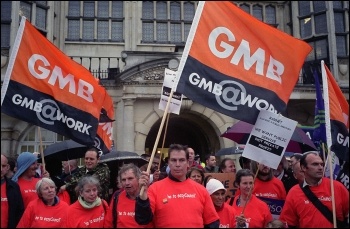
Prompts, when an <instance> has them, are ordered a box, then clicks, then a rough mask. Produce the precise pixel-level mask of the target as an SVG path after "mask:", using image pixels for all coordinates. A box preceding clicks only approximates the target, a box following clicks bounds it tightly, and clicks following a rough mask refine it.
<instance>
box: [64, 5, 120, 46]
mask: <svg viewBox="0 0 350 229" xmlns="http://www.w3.org/2000/svg"><path fill="white" fill-rule="evenodd" d="M68 4H69V7H68V16H67V19H68V35H67V38H66V41H92V42H95V41H96V42H110V41H111V42H124V27H123V23H124V3H123V1H69V3H68Z"/></svg>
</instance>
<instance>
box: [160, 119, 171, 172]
mask: <svg viewBox="0 0 350 229" xmlns="http://www.w3.org/2000/svg"><path fill="white" fill-rule="evenodd" d="M169 118H170V113H168V114H167V117H166V124H165V130H164V136H163V143H162V151H160V156H159V158H160V160H162V154H163V149H164V143H165V137H166V132H167V129H168V123H169ZM160 164H161V163H160V162H159V164H158V170H160Z"/></svg>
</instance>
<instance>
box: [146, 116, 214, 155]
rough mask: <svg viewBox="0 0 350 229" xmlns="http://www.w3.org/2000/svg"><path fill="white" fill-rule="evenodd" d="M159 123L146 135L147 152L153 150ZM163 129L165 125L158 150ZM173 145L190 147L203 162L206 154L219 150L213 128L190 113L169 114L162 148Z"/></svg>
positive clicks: (161, 142)
mask: <svg viewBox="0 0 350 229" xmlns="http://www.w3.org/2000/svg"><path fill="white" fill-rule="evenodd" d="M160 123H161V119H160V120H158V121H157V122H156V123H155V124H154V125H153V127H152V128H151V130H150V132H149V133H148V135H147V138H146V142H145V148H146V149H147V148H148V149H149V152H152V150H153V147H154V143H155V141H156V138H157V135H158V131H159V127H160ZM165 127H166V123H164V127H163V131H162V134H161V135H160V138H159V141H158V146H157V147H158V148H161V147H162V144H163V138H164V131H165ZM173 143H178V144H183V145H188V146H190V147H191V148H193V149H194V151H195V153H196V154H199V155H200V157H201V160H204V157H205V155H206V154H208V153H212V152H216V150H218V149H219V148H220V142H219V139H218V136H217V135H216V132H215V131H214V128H213V127H212V126H211V125H210V124H209V123H208V122H207V121H206V120H204V119H203V118H201V117H199V116H198V115H196V114H192V113H183V114H181V115H175V114H170V118H169V122H168V125H167V133H166V136H165V142H164V148H168V147H169V145H170V144H173Z"/></svg>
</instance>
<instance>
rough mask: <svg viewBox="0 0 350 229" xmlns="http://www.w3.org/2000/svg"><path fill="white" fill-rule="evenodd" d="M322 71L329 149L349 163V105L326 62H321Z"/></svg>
mask: <svg viewBox="0 0 350 229" xmlns="http://www.w3.org/2000/svg"><path fill="white" fill-rule="evenodd" d="M321 69H322V81H323V93H324V94H323V99H324V103H325V120H326V136H327V147H328V148H330V149H331V151H333V152H334V153H335V155H336V156H337V157H338V158H339V159H341V160H343V161H349V103H348V102H347V101H346V98H345V96H344V94H343V93H342V91H341V90H340V88H339V86H338V84H337V82H336V81H335V79H334V77H333V75H332V73H331V71H330V70H329V69H328V67H327V66H326V65H325V63H324V61H321Z"/></svg>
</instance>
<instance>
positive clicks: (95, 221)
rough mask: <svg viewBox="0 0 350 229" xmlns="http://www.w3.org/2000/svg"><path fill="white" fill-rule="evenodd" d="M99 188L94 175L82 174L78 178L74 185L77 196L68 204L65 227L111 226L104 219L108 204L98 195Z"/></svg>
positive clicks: (108, 221) (109, 222) (110, 223)
mask: <svg viewBox="0 0 350 229" xmlns="http://www.w3.org/2000/svg"><path fill="white" fill-rule="evenodd" d="M100 190H101V186H100V182H99V180H98V179H97V178H96V177H94V176H91V175H88V176H84V177H82V178H81V179H80V180H79V182H78V184H77V187H76V191H77V195H78V196H79V197H78V200H77V201H75V202H74V203H73V204H72V205H70V206H69V209H68V220H67V227H69V228H102V227H112V222H111V221H110V220H106V214H107V213H108V211H109V206H108V204H107V202H106V201H105V200H103V199H101V198H100V197H99V196H98V194H99V191H100Z"/></svg>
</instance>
